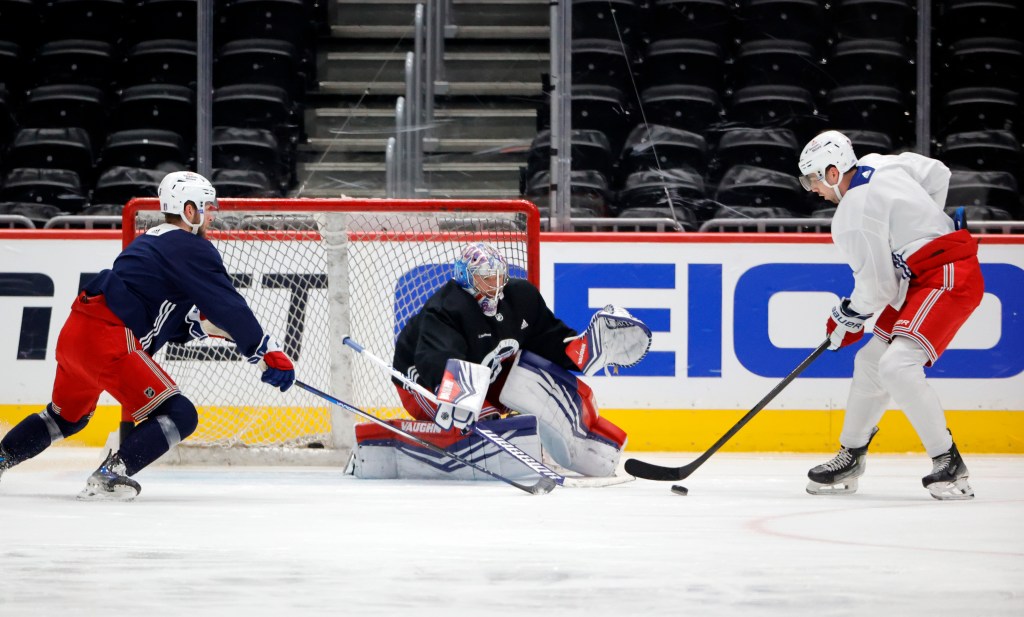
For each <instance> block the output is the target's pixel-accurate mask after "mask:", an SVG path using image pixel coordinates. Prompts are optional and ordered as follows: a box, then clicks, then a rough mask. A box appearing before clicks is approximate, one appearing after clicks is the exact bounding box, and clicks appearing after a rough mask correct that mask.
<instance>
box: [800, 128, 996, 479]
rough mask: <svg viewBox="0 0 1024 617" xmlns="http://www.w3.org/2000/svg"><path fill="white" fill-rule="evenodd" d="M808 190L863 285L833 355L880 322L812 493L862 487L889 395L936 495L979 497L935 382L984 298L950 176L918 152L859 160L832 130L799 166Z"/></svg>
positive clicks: (832, 332) (842, 307) (846, 302)
mask: <svg viewBox="0 0 1024 617" xmlns="http://www.w3.org/2000/svg"><path fill="white" fill-rule="evenodd" d="M799 168H800V174H801V175H800V182H801V184H802V185H803V187H804V188H805V189H806V190H808V191H813V192H814V193H817V194H818V195H820V196H821V197H822V198H823V199H825V200H827V201H830V202H832V203H834V204H837V206H838V207H837V208H836V213H835V216H834V218H833V219H832V240H833V242H834V243H835V245H836V247H837V248H838V249H839V252H840V253H841V254H842V255H843V257H844V258H845V259H846V260H847V261H848V262H849V264H850V267H851V268H852V269H853V275H854V289H853V292H852V293H851V294H850V297H849V298H843V299H842V300H841V301H840V302H839V303H838V304H837V305H836V306H835V307H834V308H833V309H832V312H831V315H830V316H829V318H828V322H827V327H826V331H827V334H828V336H829V338H830V340H831V346H830V347H829V349H832V350H838V349H839V348H840V347H844V346H846V345H849V344H851V343H854V342H856V341H857V340H859V339H860V338H861V337H862V336H863V334H864V323H865V322H866V321H867V320H868V319H869V318H871V317H872V316H874V315H876V314H877V315H878V319H877V321H876V323H875V327H874V330H873V334H874V337H872V339H871V340H870V341H869V342H868V343H867V344H866V345H865V346H864V347H863V348H862V349H861V350H860V351H859V352H858V353H857V357H856V359H855V362H854V372H853V380H852V383H851V384H850V393H849V398H848V400H847V405H846V416H845V419H844V422H843V430H842V433H841V434H840V436H839V442H840V446H841V448H840V450H839V453H838V454H837V455H836V456H835V457H834V458H833V459H832V460H830V461H828V462H827V463H824V464H822V465H818V466H817V467H814V468H813V469H811V470H810V471H809V472H808V477H809V478H810V482H809V483H808V486H807V492H809V493H811V494H815V495H822V494H848V493H853V492H854V491H856V490H857V478H858V477H860V476H861V475H862V474H863V473H864V470H865V456H866V454H867V449H868V445H869V444H870V443H871V440H872V438H873V437H874V435H875V433H876V432H877V431H878V428H877V427H876V426H875V425H876V424H877V422H878V421H879V419H881V417H882V414H883V413H884V412H885V409H886V405H887V404H888V402H889V398H890V396H891V397H892V399H893V400H894V401H895V402H896V404H897V405H898V406H899V407H900V408H901V409H903V412H904V413H905V414H906V416H907V419H908V420H909V421H910V423H911V425H913V427H914V430H915V431H916V432H917V434H918V437H920V439H921V442H922V443H923V444H924V447H925V450H926V452H927V453H928V456H930V457H931V459H932V471H931V473H929V474H928V475H926V476H924V478H922V483H923V484H924V486H925V488H927V489H928V490H929V491H930V492H931V494H932V496H933V497H935V498H936V499H970V498H972V497H974V492H973V490H972V489H971V487H970V485H969V484H968V481H967V479H968V474H967V466H966V465H965V464H964V461H963V459H962V458H961V456H960V452H959V451H958V450H957V447H956V444H955V443H954V442H953V437H952V434H951V433H950V431H949V430H948V428H947V427H946V419H945V411H944V409H943V407H942V405H941V403H940V402H939V399H938V396H936V394H935V391H934V390H933V389H932V388H931V386H930V385H929V384H928V383H927V381H926V380H925V374H924V367H926V366H931V364H932V363H933V362H935V361H936V360H937V359H938V358H939V356H940V355H941V354H942V352H943V351H944V350H945V349H946V347H947V346H948V345H949V343H950V341H951V340H952V339H953V337H954V335H956V333H957V331H958V330H959V329H960V327H961V326H962V325H963V324H964V322H965V321H966V320H967V318H968V317H969V316H970V315H971V313H972V312H973V311H974V309H975V308H977V307H978V305H979V304H980V303H981V298H982V295H983V293H984V282H983V280H982V275H981V268H980V265H979V263H978V257H977V252H978V243H977V241H976V240H975V239H974V238H972V237H971V235H970V234H969V233H968V231H967V230H966V229H960V230H959V231H957V230H955V229H954V225H953V221H952V219H950V217H949V216H947V215H946V214H945V213H944V211H943V207H944V206H945V202H946V192H947V189H948V186H949V178H950V172H949V169H947V168H946V166H945V165H943V164H942V163H941V162H939V161H937V160H935V159H931V158H928V157H925V156H921V155H919V154H914V153H909V152H907V153H903V154H899V155H880V154H867V155H864V156H863V157H861V158H860V159H858V158H857V156H856V155H855V153H854V151H853V145H852V143H851V142H850V139H849V138H847V137H846V136H845V135H843V134H842V133H840V132H838V131H826V132H824V133H821V134H820V135H818V136H817V137H815V138H814V139H812V140H811V141H810V142H809V143H808V144H807V146H806V147H805V148H804V150H803V152H802V153H801V155H800V160H799Z"/></svg>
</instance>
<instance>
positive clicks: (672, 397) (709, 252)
mask: <svg viewBox="0 0 1024 617" xmlns="http://www.w3.org/2000/svg"><path fill="white" fill-rule="evenodd" d="M584 237H585V236H582V235H579V236H576V239H574V240H573V241H565V240H564V236H554V237H553V239H552V240H551V241H548V240H545V241H543V242H542V244H541V268H542V269H541V274H540V277H541V290H542V292H543V293H544V296H545V297H546V298H547V300H548V303H549V304H550V305H551V306H552V308H553V309H554V311H555V313H556V314H557V315H558V316H559V317H561V318H562V319H563V320H565V321H566V322H567V323H569V325H571V326H573V327H575V328H577V329H582V328H584V327H585V326H586V324H587V322H588V321H589V319H590V316H591V315H592V314H593V312H594V311H595V310H597V309H599V308H601V307H602V306H604V305H606V304H618V305H621V306H624V307H626V308H628V309H629V310H630V311H631V312H632V313H633V314H634V315H636V316H637V317H639V318H641V319H643V320H644V321H645V322H646V323H647V324H648V325H649V326H650V327H651V330H652V331H653V332H654V340H653V344H652V346H651V352H650V353H649V354H648V356H647V358H646V359H644V361H643V362H642V363H641V364H639V365H638V366H636V367H633V368H630V369H624V370H622V371H620V373H619V374H618V375H613V376H599V377H592V378H589V379H588V381H590V382H591V383H592V385H593V386H594V389H595V392H596V394H597V398H598V401H599V402H600V404H601V406H602V407H608V408H618V409H747V408H749V407H751V406H752V405H753V404H754V403H756V402H757V400H758V399H760V398H761V397H762V396H763V395H764V394H765V393H767V392H768V391H769V390H770V389H771V388H772V387H773V386H774V385H775V384H776V383H778V381H779V380H780V379H782V378H783V377H785V376H786V375H787V374H788V373H789V372H790V371H791V370H792V369H793V368H794V367H795V366H796V365H797V364H799V363H800V361H801V360H803V359H804V358H805V357H806V356H807V355H808V354H809V353H810V351H811V350H812V349H813V348H814V347H815V346H816V345H817V344H818V343H820V342H821V341H822V340H823V339H824V336H825V321H826V319H827V315H828V312H829V310H830V308H831V307H832V305H833V304H834V303H835V302H836V301H837V299H838V298H839V297H841V296H843V295H848V294H849V292H850V290H851V289H852V287H853V277H852V275H851V273H850V269H849V267H848V266H847V265H846V264H845V263H843V262H842V261H841V259H840V258H839V255H838V253H837V251H836V250H835V248H834V247H833V246H832V245H831V244H830V243H828V242H827V240H826V241H822V242H810V243H807V242H801V243H786V242H778V243H773V242H764V241H763V239H762V240H761V241H760V242H758V243H752V244H746V243H741V242H693V241H689V239H688V238H685V237H682V236H672V239H671V241H666V240H668V238H667V237H666V236H664V235H661V236H657V237H655V238H654V240H655V241H651V242H644V241H637V240H636V237H635V236H634V237H633V238H632V240H631V241H630V242H611V241H610V242H603V241H602V242H582V241H579V238H584ZM120 248H121V244H120V241H118V240H11V239H9V238H8V239H4V240H3V241H0V375H2V376H3V377H2V384H3V385H2V388H0V393H2V396H0V404H40V403H44V402H46V401H47V400H48V399H49V394H50V387H51V385H52V380H53V374H54V367H55V364H54V347H55V345H56V340H57V334H58V333H59V331H60V327H61V326H62V324H63V322H64V319H65V318H66V317H67V314H68V311H69V307H70V305H71V302H72V300H73V299H74V297H75V293H76V291H77V289H78V288H79V287H80V285H81V284H82V282H83V281H84V280H87V279H88V278H89V277H90V276H92V275H93V274H94V273H96V272H98V271H100V270H102V269H103V268H106V267H109V265H110V264H111V263H112V262H113V260H114V258H115V257H116V256H117V253H118V252H119V251H120ZM980 256H981V261H982V264H983V265H982V268H983V272H984V275H985V288H986V289H985V292H986V293H985V297H984V300H983V301H982V304H981V306H980V307H979V308H978V309H977V311H975V313H974V314H973V315H972V316H971V318H970V319H969V320H968V322H967V323H966V324H965V325H964V327H963V328H962V329H961V331H960V333H959V334H958V335H957V337H956V339H955V340H954V341H953V343H952V345H951V346H950V348H949V350H947V352H946V353H945V354H944V355H943V356H942V357H941V358H940V359H939V361H938V362H937V363H936V365H935V366H934V367H932V368H930V369H927V370H928V375H929V376H930V377H933V378H935V379H933V381H932V383H933V384H934V387H935V388H936V389H937V390H938V392H939V395H940V397H941V398H942V400H943V403H944V404H945V406H946V407H947V408H949V409H964V410H969V409H991V410H1024V353H1021V350H1022V349H1024V244H996V243H991V244H985V243H984V242H983V243H982V245H981V248H980ZM184 267H187V262H186V263H185V265H184ZM261 267H266V265H265V264H264V265H261ZM280 267H281V265H280V264H279V265H278V268H277V269H280ZM284 267H287V266H286V265H284ZM230 269H231V266H230V265H229V270H230ZM274 269H275V266H274V265H270V266H269V269H268V271H269V270H274ZM233 274H245V273H234V272H233ZM285 274H286V273H285ZM303 274H304V275H308V274H309V273H303ZM242 278H245V277H242ZM265 278H266V277H256V279H255V280H254V281H252V282H251V284H252V285H262V284H263V283H262V282H260V281H262V280H263V279H265ZM307 278H308V276H307ZM314 278H316V279H317V280H320V279H321V278H322V277H314ZM267 280H270V279H267ZM396 291H398V290H396ZM292 295H295V294H292ZM375 303H376V302H375ZM380 304H383V302H381V303H380ZM391 305H392V306H393V303H391ZM353 308H354V307H353ZM385 310H386V309H385ZM266 317H267V316H261V318H266ZM391 319H392V320H393V319H394V316H393V314H392V315H391ZM271 321H273V320H271ZM393 324H394V321H392V328H389V330H391V331H392V332H393V331H394V330H393ZM268 327H269V324H268ZM293 327H295V328H302V327H303V323H301V322H299V323H295V324H294V326H293ZM301 334H302V333H301V332H290V331H289V332H287V333H285V336H286V337H287V336H301ZM858 347H859V346H855V347H853V348H844V349H843V350H841V351H839V352H834V353H833V352H827V353H826V354H824V355H823V356H821V357H820V358H819V359H818V360H817V361H816V362H815V363H814V364H812V365H811V366H810V367H809V368H808V369H807V370H806V371H805V372H804V373H803V375H802V377H801V379H799V380H797V381H795V382H794V383H792V384H791V385H790V386H789V387H788V388H787V389H786V390H785V391H784V392H783V393H782V394H781V395H779V397H778V398H776V399H775V401H773V402H772V404H771V407H772V408H778V409H833V408H842V407H843V406H844V405H845V400H846V390H847V388H848V385H849V377H850V375H851V374H852V372H853V358H854V355H855V352H856V349H857V348H858ZM103 402H106V403H109V402H112V400H111V399H109V398H105V399H103V400H101V403H103Z"/></svg>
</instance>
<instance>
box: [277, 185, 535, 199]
mask: <svg viewBox="0 0 1024 617" xmlns="http://www.w3.org/2000/svg"><path fill="white" fill-rule="evenodd" d="M384 193H385V191H384V189H382V188H364V187H348V188H346V189H344V190H342V189H341V188H335V187H328V186H323V187H313V186H312V185H308V186H306V187H299V188H298V189H295V190H294V191H292V192H291V194H289V195H288V196H289V197H307V198H316V197H321V198H332V197H341V196H343V195H344V196H346V197H358V198H383V197H384ZM430 197H431V198H433V199H522V197H521V196H520V195H519V189H518V188H513V187H507V188H506V187H500V188H434V189H431V190H430Z"/></svg>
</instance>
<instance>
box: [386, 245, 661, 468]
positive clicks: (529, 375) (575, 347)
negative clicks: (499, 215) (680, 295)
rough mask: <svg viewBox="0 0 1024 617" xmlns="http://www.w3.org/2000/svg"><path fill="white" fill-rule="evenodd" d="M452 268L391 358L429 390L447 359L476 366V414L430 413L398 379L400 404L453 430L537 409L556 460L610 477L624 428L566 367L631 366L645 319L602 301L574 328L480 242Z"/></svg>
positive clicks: (646, 338)
mask: <svg viewBox="0 0 1024 617" xmlns="http://www.w3.org/2000/svg"><path fill="white" fill-rule="evenodd" d="M454 270H455V276H454V278H453V279H452V280H449V281H448V282H447V283H446V284H445V285H444V286H443V287H441V288H440V289H439V290H438V291H436V292H435V293H434V294H433V295H432V296H431V297H430V298H429V299H428V300H427V302H426V304H425V305H424V307H423V309H422V310H421V311H420V312H419V313H417V314H416V315H415V316H414V317H413V318H412V319H410V320H409V322H408V323H407V324H406V325H405V327H404V328H403V329H402V331H401V332H400V333H399V335H398V340H397V341H396V343H395V356H394V360H393V365H394V368H395V369H396V370H398V371H400V372H402V373H403V374H405V375H406V376H407V377H409V378H410V379H412V380H413V381H416V382H418V383H419V384H420V385H422V386H424V387H426V388H427V389H429V390H430V391H432V392H433V391H437V388H438V386H439V385H440V384H441V382H442V378H443V376H444V372H445V366H446V363H447V361H448V360H451V359H455V360H465V361H468V362H472V363H474V364H482V365H484V366H486V367H487V368H488V369H490V374H491V384H490V387H489V389H488V394H487V397H486V400H485V402H484V404H483V408H482V410H481V411H480V412H479V414H478V415H473V414H468V415H467V411H466V410H463V409H458V408H456V409H453V410H452V414H451V415H450V416H449V415H445V414H438V415H437V417H435V412H436V409H437V407H436V405H434V404H433V403H431V402H430V401H429V400H427V399H425V398H424V397H422V396H421V395H419V394H417V393H416V392H415V391H414V390H411V389H405V388H403V387H402V385H401V384H400V383H399V382H398V381H395V385H396V387H397V388H398V392H399V396H400V398H401V400H402V404H403V406H404V407H405V409H406V410H407V411H408V412H409V413H410V414H411V415H412V416H413V417H414V418H416V419H418V420H427V419H434V420H435V421H436V422H438V423H439V424H441V425H442V427H443V428H450V427H451V426H452V424H454V426H455V427H456V428H460V429H465V428H467V427H468V426H469V425H471V424H473V423H474V422H475V421H476V420H477V419H479V418H480V417H484V418H488V417H489V418H497V417H498V416H499V415H501V414H504V413H506V412H509V411H515V412H519V413H524V414H531V415H535V416H536V417H537V420H538V425H539V432H540V436H541V441H542V442H543V444H544V447H545V449H547V450H548V452H549V453H550V454H551V455H552V458H554V459H555V461H556V462H557V463H559V464H560V465H562V466H563V467H565V468H567V469H570V470H573V471H576V472H579V473H581V474H584V475H588V476H608V475H612V474H614V473H615V469H616V467H617V465H618V461H619V456H620V455H621V452H622V448H623V447H624V446H625V443H626V433H625V431H623V430H622V429H621V428H619V427H618V426H616V425H615V424H613V423H612V422H610V421H609V420H607V419H606V418H603V417H601V416H600V415H599V413H598V408H597V403H596V401H595V400H594V396H593V393H592V391H591V389H590V387H589V386H587V384H586V383H584V382H583V381H582V380H579V379H577V378H576V376H575V375H573V374H572V373H570V372H569V371H576V370H582V371H583V372H584V373H585V374H587V375H594V374H596V373H597V371H598V370H600V369H601V368H605V367H617V366H631V365H633V364H636V363H637V362H639V361H640V360H641V359H642V358H643V357H644V355H646V353H647V350H648V348H649V346H650V342H651V333H650V330H649V329H648V328H647V326H645V325H644V324H643V323H642V322H641V321H640V320H638V319H636V318H634V317H633V316H632V315H630V314H629V313H628V312H627V311H626V310H625V309H623V308H619V307H613V306H607V307H605V308H604V309H603V310H601V311H598V312H597V314H595V315H594V318H593V319H592V320H591V322H590V326H589V327H588V328H587V331H586V332H584V333H582V334H581V333H578V332H576V331H575V330H573V329H572V328H570V327H569V326H567V325H566V324H565V323H564V322H562V320H560V319H558V318H557V317H555V315H554V314H553V313H552V312H551V309H549V308H548V306H547V304H546V303H545V302H544V298H543V297H542V296H541V295H540V291H539V290H538V289H537V288H536V287H534V286H533V285H532V284H531V283H530V282H529V281H526V280H523V279H514V278H512V279H510V278H509V276H508V263H507V262H506V260H505V258H504V256H503V255H502V254H501V253H500V252H499V251H498V250H497V249H495V248H494V247H493V246H492V245H490V244H487V243H485V242H476V243H470V244H467V245H466V246H465V247H463V250H462V253H461V256H460V257H459V259H457V260H456V262H455V269H454ZM460 414H461V415H460ZM442 417H446V418H448V419H449V422H448V423H447V424H446V423H442V422H441V421H439V419H440V418H442Z"/></svg>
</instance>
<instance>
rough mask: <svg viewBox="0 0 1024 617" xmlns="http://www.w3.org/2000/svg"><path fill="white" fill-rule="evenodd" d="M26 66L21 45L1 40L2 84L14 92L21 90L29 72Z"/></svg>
mask: <svg viewBox="0 0 1024 617" xmlns="http://www.w3.org/2000/svg"><path fill="white" fill-rule="evenodd" d="M2 1H3V0H0V2H2ZM25 64H26V58H25V53H24V50H23V49H22V47H21V45H19V44H17V43H15V42H14V41H7V40H4V39H2V38H0V83H2V84H4V85H6V86H7V87H8V88H10V89H12V90H21V89H22V87H23V85H24V84H25V81H26V75H27V73H28V72H29V71H27V70H26V67H25Z"/></svg>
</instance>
